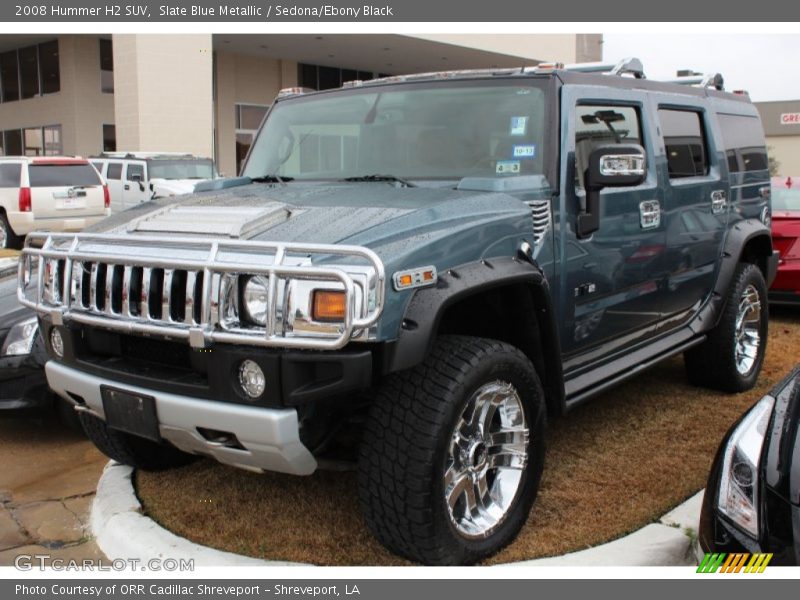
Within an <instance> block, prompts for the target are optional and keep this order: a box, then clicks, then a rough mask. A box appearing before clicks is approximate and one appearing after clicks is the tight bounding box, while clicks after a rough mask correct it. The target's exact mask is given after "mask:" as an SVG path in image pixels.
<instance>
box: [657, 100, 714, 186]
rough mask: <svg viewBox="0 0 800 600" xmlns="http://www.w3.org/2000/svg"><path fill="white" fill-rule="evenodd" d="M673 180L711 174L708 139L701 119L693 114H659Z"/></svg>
mask: <svg viewBox="0 0 800 600" xmlns="http://www.w3.org/2000/svg"><path fill="white" fill-rule="evenodd" d="M658 118H659V120H660V121H661V132H662V134H663V135H664V146H665V147H666V151H667V166H668V168H669V178H670V179H681V178H684V177H698V176H700V175H706V174H707V173H708V155H707V153H706V138H705V133H704V131H703V118H702V115H701V114H700V113H698V112H695V111H690V110H673V109H668V108H661V109H659V110H658Z"/></svg>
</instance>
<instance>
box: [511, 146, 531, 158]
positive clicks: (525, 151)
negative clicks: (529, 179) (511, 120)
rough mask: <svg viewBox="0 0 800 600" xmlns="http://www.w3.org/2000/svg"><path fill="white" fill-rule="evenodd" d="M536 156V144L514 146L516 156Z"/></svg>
mask: <svg viewBox="0 0 800 600" xmlns="http://www.w3.org/2000/svg"><path fill="white" fill-rule="evenodd" d="M534 156H536V146H534V145H533V144H530V145H528V146H514V158H533V157H534Z"/></svg>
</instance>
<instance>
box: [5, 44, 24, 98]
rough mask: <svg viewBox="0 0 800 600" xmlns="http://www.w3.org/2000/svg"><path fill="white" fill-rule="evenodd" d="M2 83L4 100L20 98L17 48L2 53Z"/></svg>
mask: <svg viewBox="0 0 800 600" xmlns="http://www.w3.org/2000/svg"><path fill="white" fill-rule="evenodd" d="M0 85H2V88H3V89H2V92H3V93H2V98H3V102H13V101H15V100H19V68H18V64H17V51H16V50H11V51H10V52H3V53H2V54H0Z"/></svg>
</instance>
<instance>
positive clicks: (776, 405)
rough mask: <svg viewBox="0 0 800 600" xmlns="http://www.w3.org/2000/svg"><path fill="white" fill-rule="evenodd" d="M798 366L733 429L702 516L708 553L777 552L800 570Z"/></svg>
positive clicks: (779, 560) (778, 559)
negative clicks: (799, 567) (799, 565)
mask: <svg viewBox="0 0 800 600" xmlns="http://www.w3.org/2000/svg"><path fill="white" fill-rule="evenodd" d="M798 423H800V366H798V367H796V368H795V369H794V371H792V373H791V374H790V375H789V376H788V377H787V378H786V379H784V380H783V381H782V382H781V383H780V384H778V385H777V386H776V387H775V388H774V389H773V390H772V391H771V392H770V393H769V394H767V395H766V396H764V397H763V398H762V399H761V400H759V402H758V403H757V404H756V405H755V406H753V408H751V409H750V410H749V411H748V412H747V413H745V414H744V415H742V417H741V418H740V419H739V420H738V421H737V422H736V423H735V424H734V425H733V427H731V429H730V431H728V433H727V435H726V436H725V439H724V440H723V441H722V444H721V446H720V448H719V451H718V452H717V456H716V458H715V459H714V464H713V466H712V468H711V474H710V476H709V478H708V485H707V487H706V493H705V498H704V499H703V510H702V513H701V516H700V536H699V537H700V546H701V547H702V548H703V550H704V551H705V552H727V553H735V552H747V553H750V554H756V553H772V554H773V555H774V556H773V557H772V560H771V562H770V564H772V565H798V564H800V438H798Z"/></svg>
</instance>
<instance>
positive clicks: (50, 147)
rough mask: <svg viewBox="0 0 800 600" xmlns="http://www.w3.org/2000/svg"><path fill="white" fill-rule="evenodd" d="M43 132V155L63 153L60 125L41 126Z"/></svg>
mask: <svg viewBox="0 0 800 600" xmlns="http://www.w3.org/2000/svg"><path fill="white" fill-rule="evenodd" d="M42 131H43V133H44V153H45V156H58V155H59V154H63V153H64V146H62V144H61V125H47V126H45V127H42Z"/></svg>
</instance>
